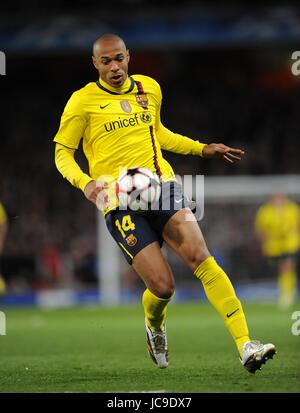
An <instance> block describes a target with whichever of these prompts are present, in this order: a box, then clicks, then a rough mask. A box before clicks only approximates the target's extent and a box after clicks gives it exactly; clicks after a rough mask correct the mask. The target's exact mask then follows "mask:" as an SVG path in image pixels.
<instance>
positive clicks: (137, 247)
mask: <svg viewBox="0 0 300 413" xmlns="http://www.w3.org/2000/svg"><path fill="white" fill-rule="evenodd" d="M92 60H93V64H94V66H95V68H96V69H97V70H98V72H99V80H98V81H97V82H91V83H88V84H87V85H86V86H85V87H83V88H82V89H80V90H77V91H76V92H74V93H73V94H72V96H71V98H70V99H69V101H68V103H67V105H66V107H65V109H64V112H63V115H62V118H61V123H60V127H59V130H58V132H57V134H56V136H55V138H54V141H55V142H56V148H55V162H56V166H57V168H58V170H59V171H60V173H61V174H62V175H63V176H64V177H65V178H66V179H67V180H69V181H70V182H71V184H73V185H74V186H75V187H77V188H79V189H81V190H82V191H83V192H84V195H85V196H86V198H87V199H88V200H89V201H91V202H93V203H94V204H95V205H97V204H98V203H99V197H100V196H101V200H100V204H102V207H103V209H104V210H103V213H104V215H105V220H106V224H107V227H108V230H109V231H110V233H111V235H112V236H113V238H114V239H115V241H116V242H117V244H118V246H119V247H120V248H121V251H122V252H123V254H124V256H125V258H126V259H127V261H128V262H129V263H130V264H131V265H132V267H133V268H134V270H135V271H136V272H137V274H138V275H139V276H140V277H141V279H142V280H143V281H144V283H145V286H146V290H145V291H144V293H143V297H142V304H143V307H144V313H145V325H146V337H147V342H148V352H149V355H150V356H151V358H152V360H153V361H154V363H155V364H156V365H157V366H158V367H159V368H165V367H167V366H168V345H167V337H166V324H165V320H166V313H167V305H168V303H169V302H170V300H171V299H172V297H173V295H174V291H175V284H174V278H173V274H172V272H171V269H170V267H169V265H168V263H167V262H166V260H165V258H164V256H163V255H162V252H161V248H160V247H161V245H162V243H163V241H164V242H166V243H167V244H168V245H169V246H170V247H171V248H172V249H173V250H174V251H175V252H176V253H177V254H178V255H179V256H180V257H181V258H182V259H183V260H184V261H185V262H186V264H187V265H188V266H189V267H190V269H191V270H192V271H193V273H194V275H195V276H196V277H197V278H198V279H199V280H200V281H201V282H202V285H203V287H204V290H205V292H206V295H207V297H208V300H209V301H210V302H211V304H212V305H213V306H214V307H215V308H216V310H217V311H218V312H219V314H220V315H221V317H222V319H223V320H224V323H225V326H226V327H227V329H228V330H229V332H230V334H231V335H232V337H233V339H234V341H235V344H236V346H237V350H238V352H239V356H240V360H241V363H242V364H243V365H244V366H245V367H246V369H247V370H248V371H249V372H252V373H254V372H255V371H256V370H257V369H260V367H261V365H262V364H263V363H265V362H266V360H267V359H269V358H272V357H273V355H274V354H275V352H276V350H275V346H274V345H273V344H262V343H260V342H258V341H256V340H254V341H251V340H250V338H249V332H248V327H247V322H246V319H245V315H244V311H243V308H242V305H241V303H240V301H239V299H238V298H237V296H236V294H235V291H234V288H233V286H232V284H231V282H230V280H229V278H228V276H227V275H226V274H225V272H224V271H223V269H222V268H221V267H220V266H219V265H218V264H217V262H216V261H215V259H214V257H212V256H211V254H210V253H209V251H208V248H207V246H206V243H205V241H204V238H203V235H202V232H201V230H200V228H199V225H198V223H197V220H196V219H195V217H194V215H193V213H192V212H191V209H190V208H189V203H188V201H187V199H186V198H185V197H184V196H183V193H182V188H181V186H180V185H179V184H178V183H177V182H176V178H175V175H174V172H173V169H172V167H171V166H170V164H169V163H168V162H167V161H166V160H165V159H164V157H163V155H162V149H164V150H167V151H171V152H175V153H179V154H192V155H196V156H202V157H205V158H220V159H223V160H226V161H229V162H231V163H233V162H235V161H239V160H240V159H241V158H242V156H243V154H244V152H243V151H242V150H241V149H236V148H231V147H229V146H226V145H224V144H222V143H210V144H205V143H200V142H199V141H196V140H193V139H190V138H188V137H185V136H181V135H179V134H176V133H173V132H171V131H170V130H168V129H167V128H166V127H165V126H163V124H162V123H161V120H160V108H161V103H162V93H161V89H160V86H159V84H158V83H157V82H156V81H155V80H154V79H152V78H150V77H147V76H143V75H132V76H129V75H128V62H129V51H128V50H127V48H126V46H125V44H124V41H123V40H122V39H121V38H120V37H119V36H117V35H115V34H104V35H103V36H101V37H99V38H98V39H97V40H96V41H95V42H94V45H93V56H92ZM185 81H186V82H188V83H189V82H196V81H197V78H196V77H194V78H193V79H185ZM81 139H83V150H84V153H85V155H86V158H87V160H88V162H89V174H86V173H84V172H83V171H82V170H81V168H80V167H79V165H78V164H77V163H76V161H75V159H74V153H75V151H76V150H77V148H78V145H79V142H80V140H81ZM136 166H139V167H143V168H147V169H149V170H151V171H152V172H154V173H156V174H157V175H159V177H160V179H161V181H162V187H163V191H162V193H166V191H164V189H166V188H167V189H168V191H167V192H168V193H169V198H170V201H171V202H170V205H171V207H170V208H169V209H168V210H166V209H163V208H161V209H159V211H147V213H145V212H143V213H136V212H133V211H130V210H126V211H124V210H121V208H120V209H119V208H118V207H117V204H116V203H115V201H112V200H113V198H114V185H113V180H116V179H117V178H118V176H119V173H120V170H122V169H124V168H131V167H136ZM99 177H101V178H99ZM98 178H99V179H98ZM97 199H98V200H97ZM174 200H175V202H176V205H177V206H178V204H177V202H178V200H182V208H181V209H179V210H178V208H175V203H174Z"/></svg>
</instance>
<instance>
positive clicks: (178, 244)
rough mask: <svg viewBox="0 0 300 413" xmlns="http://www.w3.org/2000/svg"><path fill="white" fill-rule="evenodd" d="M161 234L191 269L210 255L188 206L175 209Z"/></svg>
mask: <svg viewBox="0 0 300 413" xmlns="http://www.w3.org/2000/svg"><path fill="white" fill-rule="evenodd" d="M162 235H163V239H164V240H165V241H166V243H167V244H168V245H169V246H170V247H171V248H172V249H173V250H174V251H175V252H176V253H177V254H178V255H180V256H181V257H182V258H183V260H184V261H185V262H186V263H187V264H188V265H189V267H190V268H191V269H192V270H193V271H194V270H195V269H196V268H197V267H198V266H199V264H200V263H201V262H202V261H204V260H205V259H206V258H207V257H209V256H210V253H209V251H208V248H207V246H206V243H205V240H204V237H203V235H202V232H201V229H200V227H199V225H198V222H197V221H196V218H195V217H194V214H193V213H192V211H191V210H190V209H189V208H183V209H181V210H180V211H177V212H176V213H175V214H174V215H173V216H172V217H171V218H170V219H169V220H168V222H167V223H166V225H165V227H164V230H163V233H162Z"/></svg>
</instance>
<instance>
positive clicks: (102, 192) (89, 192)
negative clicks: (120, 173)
mask: <svg viewBox="0 0 300 413" xmlns="http://www.w3.org/2000/svg"><path fill="white" fill-rule="evenodd" d="M107 188H108V185H107V184H106V183H105V182H101V181H91V182H89V183H88V184H87V186H86V187H85V189H84V195H85V197H86V198H87V199H88V200H89V201H91V202H92V203H93V204H95V205H96V206H97V208H99V209H105V208H107V207H108V204H109V198H108V195H107V193H106V189H107Z"/></svg>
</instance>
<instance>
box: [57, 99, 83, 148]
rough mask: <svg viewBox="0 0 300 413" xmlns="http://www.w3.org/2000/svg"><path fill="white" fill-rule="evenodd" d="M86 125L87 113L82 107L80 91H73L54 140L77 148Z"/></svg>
mask: <svg viewBox="0 0 300 413" xmlns="http://www.w3.org/2000/svg"><path fill="white" fill-rule="evenodd" d="M86 126H87V115H86V114H85V112H84V110H83V107H82V102H81V99H80V92H79V91H77V92H74V93H73V95H72V96H71V97H70V99H69V101H68V103H67V104H66V106H65V109H64V112H63V114H62V117H61V121H60V126H59V130H58V132H57V134H56V136H55V138H54V142H57V143H61V144H62V145H64V146H67V147H68V148H71V149H77V148H78V145H79V142H80V140H81V138H82V136H83V134H84V131H85V128H86Z"/></svg>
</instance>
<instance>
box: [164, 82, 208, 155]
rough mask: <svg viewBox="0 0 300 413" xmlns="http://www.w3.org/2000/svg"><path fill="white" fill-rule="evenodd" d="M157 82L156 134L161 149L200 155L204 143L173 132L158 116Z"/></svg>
mask: <svg viewBox="0 0 300 413" xmlns="http://www.w3.org/2000/svg"><path fill="white" fill-rule="evenodd" d="M156 84H157V92H156V100H157V117H156V136H157V139H158V141H159V143H160V146H161V148H162V149H165V150H167V151H170V152H175V153H179V154H182V155H198V156H202V152H203V148H204V146H205V145H206V143H201V142H199V141H198V140H193V139H191V138H188V137H187V136H183V135H180V134H179V133H174V132H172V131H170V130H169V129H168V128H166V127H165V126H164V125H163V124H162V122H161V118H160V110H161V102H162V93H161V89H160V86H159V85H158V83H156Z"/></svg>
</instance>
